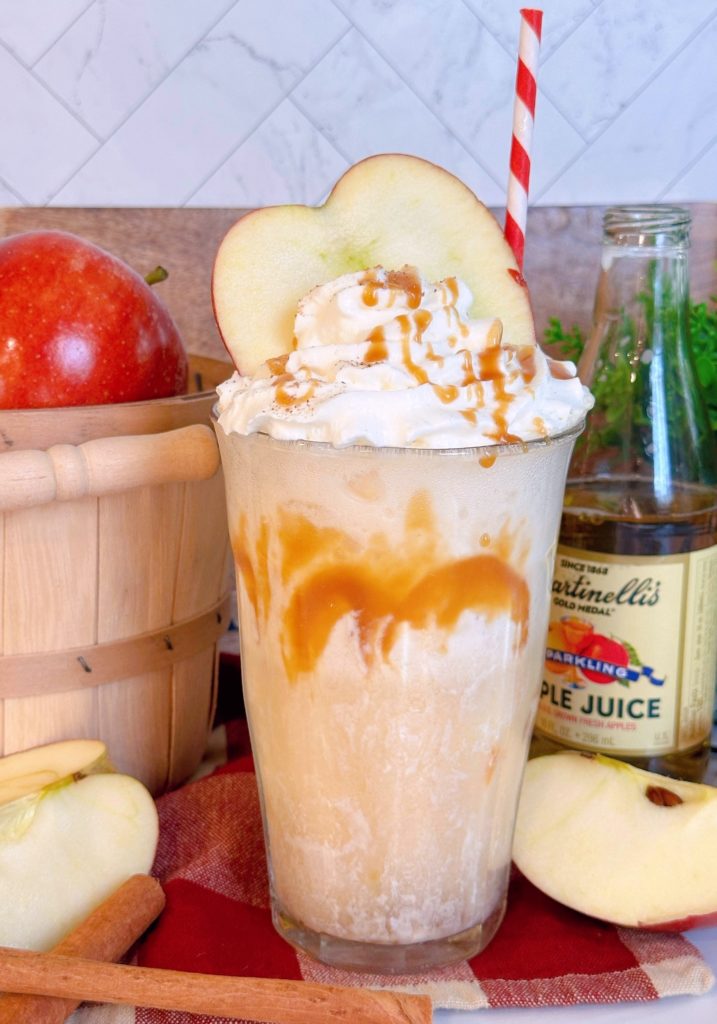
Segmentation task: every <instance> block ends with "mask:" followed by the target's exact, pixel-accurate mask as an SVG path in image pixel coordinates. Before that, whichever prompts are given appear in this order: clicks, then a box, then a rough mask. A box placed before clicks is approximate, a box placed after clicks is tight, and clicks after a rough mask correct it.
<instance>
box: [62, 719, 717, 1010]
mask: <svg viewBox="0 0 717 1024" xmlns="http://www.w3.org/2000/svg"><path fill="white" fill-rule="evenodd" d="M222 734H223V735H224V731H222ZM226 736H227V739H228V748H225V750H226V751H227V753H228V756H229V761H228V763H226V764H222V765H220V766H219V767H218V768H217V769H216V770H215V771H214V772H213V773H212V774H211V775H209V776H206V777H204V778H202V779H200V780H199V781H196V782H193V783H190V784H189V785H187V786H185V787H184V788H183V789H180V790H178V791H176V792H174V793H170V794H168V795H167V796H164V797H162V798H161V799H160V801H159V813H160V823H161V830H160V843H159V851H158V855H157V861H156V865H155V873H156V874H157V875H158V877H159V878H160V879H161V881H162V882H163V884H164V888H165V892H166V895H167V906H166V909H165V911H164V913H163V914H162V916H161V918H160V920H159V922H158V924H157V925H156V926H155V927H154V929H153V930H151V931H150V933H149V935H148V936H147V937H146V938H145V939H144V941H143V942H142V944H141V945H140V946H139V948H138V950H137V955H136V962H138V963H139V964H141V965H143V966H146V967H164V968H172V969H175V970H182V971H200V972H204V973H215V974H229V975H244V976H248V977H257V978H298V979H301V978H303V979H305V980H307V981H315V982H326V983H329V984H337V985H364V986H369V987H372V988H378V987H389V988H398V987H400V988H409V989H410V990H411V991H415V992H422V993H428V994H429V995H430V996H431V997H432V999H433V1003H434V1006H436V1007H448V1008H453V1009H479V1008H482V1007H506V1006H509V1007H531V1006H532V1007H535V1006H570V1005H573V1004H575V1003H616V1002H623V1001H629V1000H652V999H659V998H661V997H663V996H670V995H699V994H701V993H704V992H706V991H708V990H709V989H710V988H711V987H712V985H713V983H714V976H713V974H712V972H711V970H710V969H709V967H708V966H707V964H706V963H705V962H704V960H703V959H702V957H701V956H700V954H699V952H698V951H697V950H696V949H695V947H694V946H692V945H691V943H690V942H688V941H687V940H686V939H685V938H684V937H683V936H681V935H673V934H660V933H652V932H641V931H636V930H632V929H627V928H616V927H613V926H612V925H607V924H603V923H601V922H599V921H594V920H592V919H591V918H588V917H584V916H583V915H581V914H578V913H575V912H573V911H571V910H568V909H567V908H565V907H562V906H560V905H559V904H557V903H555V902H554V901H553V900H551V899H549V898H548V897H546V896H544V895H542V894H541V893H539V892H538V891H537V890H536V889H535V888H534V887H533V886H532V885H530V883H529V882H527V881H526V880H525V879H524V878H521V877H515V878H514V879H513V881H512V883H511V889H510V897H509V903H508V912H507V914H506V917H505V920H504V922H503V924H502V925H501V928H500V930H499V932H498V934H497V936H496V937H495V938H494V939H493V941H492V942H491V944H490V945H489V946H488V948H487V949H486V950H485V951H484V952H483V953H481V954H480V956H477V957H474V958H473V959H472V960H469V961H464V962H463V963H461V964H458V965H457V966H454V967H450V968H446V969H444V970H438V971H431V972H428V973H426V974H425V975H421V976H415V975H413V976H410V977H394V978H385V977H378V976H374V975H359V974H354V973H350V972H346V971H342V970H338V969H335V968H329V967H324V966H322V965H321V964H318V963H316V962H315V961H314V960H312V959H311V958H309V957H308V956H305V955H303V954H297V953H296V952H295V951H294V950H293V949H292V948H291V947H290V946H288V945H287V944H286V943H285V942H284V941H283V940H282V939H280V938H279V936H278V935H277V934H276V933H275V931H274V929H273V927H272V924H271V914H270V911H269V900H268V890H267V877H266V867H265V860H264V845H263V839H262V831H261V820H260V815H259V803H258V799H257V791H256V781H255V776H254V774H253V771H252V767H253V766H252V763H251V754H250V753H249V747H248V740H247V738H246V731H245V727H244V726H243V723H230V725H229V726H228V727H227V729H226ZM219 1020H220V1018H216V1017H211V1018H210V1017H197V1016H192V1015H191V1014H183V1013H168V1012H165V1011H159V1010H148V1009H137V1010H132V1009H124V1008H110V1007H92V1008H90V1007H87V1008H83V1009H81V1010H79V1011H77V1013H76V1014H75V1015H74V1016H73V1017H72V1021H73V1024H216V1022H218V1021H219ZM222 1020H225V1018H222Z"/></svg>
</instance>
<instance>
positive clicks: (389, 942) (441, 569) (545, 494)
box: [217, 267, 590, 973]
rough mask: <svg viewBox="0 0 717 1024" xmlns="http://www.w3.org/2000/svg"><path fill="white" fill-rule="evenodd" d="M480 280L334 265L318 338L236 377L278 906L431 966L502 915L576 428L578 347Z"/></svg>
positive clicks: (239, 505) (321, 300)
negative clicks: (511, 307)
mask: <svg viewBox="0 0 717 1024" xmlns="http://www.w3.org/2000/svg"><path fill="white" fill-rule="evenodd" d="M471 301H472V298H471V295H470V293H469V291H468V289H467V288H466V286H465V285H464V284H462V282H461V281H460V280H459V279H456V278H449V279H447V280H445V281H443V282H440V283H438V284H435V285H433V284H430V283H428V282H427V281H425V280H423V279H422V278H421V277H420V274H419V273H418V271H416V270H415V269H413V268H411V267H405V268H404V267H402V268H400V269H399V270H384V269H382V268H373V269H370V270H368V271H359V272H356V273H352V274H347V275H344V276H342V277H340V278H339V279H338V280H332V281H329V282H328V283H325V284H323V285H321V286H319V287H318V288H316V289H315V290H313V291H312V292H311V293H310V294H309V295H308V296H307V297H306V298H305V299H304V300H303V301H302V302H301V303H300V304H299V308H298V312H297V316H296V320H295V322H294V335H293V336H294V350H293V351H292V352H291V353H290V354H285V355H282V356H280V357H278V358H270V359H269V360H268V361H267V362H266V363H264V364H263V365H262V366H261V367H260V368H259V370H258V371H256V373H254V374H253V375H252V376H240V375H239V374H235V375H234V377H233V378H232V379H231V380H230V381H228V382H227V383H226V384H224V385H222V386H221V387H220V399H219V405H218V422H217V434H218V438H219V443H220V448H221V454H222V463H223V467H224V473H225V479H226V488H227V503H228V510H229V525H230V532H231V538H232V546H233V551H234V556H235V562H236V572H237V588H238V597H239V609H240V629H241V653H242V671H243V685H244V693H245V701H246V710H247V716H248V720H249V726H250V731H251V739H252V746H253V750H254V754H255V760H256V766H257V774H258V781H259V788H260V795H261V803H262V811H263V820H264V829H265V838H266V846H267V855H268V862H269V874H270V885H271V899H272V908H273V915H274V923H275V926H276V928H277V929H278V931H279V932H280V934H282V935H283V936H284V937H285V938H287V939H288V941H290V942H292V943H293V944H294V945H296V946H298V947H300V948H302V949H304V950H307V951H308V952H310V953H312V954H313V955H315V956H316V957H318V958H319V959H321V960H322V961H324V962H326V963H330V964H335V965H339V966H343V967H348V968H354V969H361V970H367V971H375V972H382V973H406V972H412V971H418V970H423V969H425V968H428V967H432V966H440V965H445V964H447V963H450V962H453V961H456V960H460V959H463V958H464V957H467V956H471V955H473V954H475V953H476V952H478V951H480V950H481V949H482V948H483V947H484V946H485V945H486V944H487V942H489V941H490V939H491V937H492V936H493V934H494V933H495V931H496V929H497V928H498V925H499V923H500V920H501V918H502V915H503V912H504V908H505V899H506V890H507V884H508V873H509V867H510V859H511V842H512V833H513V824H514V816H515V810H516V804H517V798H518V792H519V787H520V782H521V777H522V772H523V768H524V764H525V760H526V756H527V748H528V742H529V738H530V733H531V728H532V723H533V717H534V713H535V708H536V703H537V698H538V687H539V681H540V673H541V666H542V661H543V654H544V644H545V635H546V630H547V616H548V595H549V588H550V581H551V577H552V569H553V557H554V547H555V542H556V536H557V530H558V524H559V520H560V511H561V503H562V495H563V488H564V482H565V474H566V469H567V464H568V460H569V457H570V453H571V449H572V444H573V441H574V438H575V436H576V434H577V433H578V432H579V430H580V428H581V426H582V422H583V418H584V415H585V412H586V410H587V408H588V407H589V404H590V399H589V396H588V395H587V393H586V392H585V389H584V388H583V387H582V385H581V384H580V382H579V381H578V380H577V378H576V377H575V371H574V367H572V366H571V365H570V364H563V363H559V364H556V363H553V361H551V360H550V359H548V358H547V357H546V356H545V355H544V354H543V353H542V352H541V351H540V349H539V348H537V347H535V346H518V347H516V346H515V345H512V344H509V343H507V342H504V340H503V338H502V325H501V322H500V320H498V319H493V318H488V319H486V320H473V319H471V318H470V317H469V315H468V310H469V309H470V306H471Z"/></svg>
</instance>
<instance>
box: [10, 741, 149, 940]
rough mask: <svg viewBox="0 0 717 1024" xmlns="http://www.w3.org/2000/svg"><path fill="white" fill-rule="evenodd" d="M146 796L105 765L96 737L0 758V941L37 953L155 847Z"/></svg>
mask: <svg viewBox="0 0 717 1024" xmlns="http://www.w3.org/2000/svg"><path fill="white" fill-rule="evenodd" d="M157 837H158V821H157V811H156V808H155V805H154V801H153V800H152V797H151V796H150V794H149V793H148V792H147V790H146V789H145V788H144V786H143V785H142V784H141V783H140V782H138V781H137V780H136V779H133V778H130V777H129V776H127V775H120V774H117V773H114V772H111V771H110V770H109V767H108V760H107V752H106V749H105V745H104V743H101V742H99V741H97V740H68V741H66V742H63V743H52V744H49V745H48V746H45V747H34V748H32V749H31V750H25V751H22V752H21V753H17V754H10V755H8V756H7V757H4V758H2V759H0V906H2V908H3V912H2V914H1V915H0V945H2V946H19V947H22V948H26V949H35V950H47V949H50V948H51V947H52V946H53V945H55V944H56V943H57V942H59V940H60V939H61V938H62V937H63V936H64V935H66V934H67V932H69V931H70V930H71V929H72V928H73V927H74V926H75V925H76V924H78V923H79V922H80V921H81V920H83V919H84V918H85V917H86V916H87V915H88V914H89V913H90V911H91V910H93V909H94V908H95V907H96V906H98V904H100V903H101V902H102V901H103V900H104V899H105V898H106V897H107V896H109V895H110V893H112V892H113V891H114V890H115V889H117V888H118V887H119V886H120V885H121V884H122V883H123V882H125V881H126V880H127V879H128V878H129V877H130V876H131V875H134V874H139V873H145V872H147V871H149V869H150V868H151V866H152V862H153V860H154V855H155V851H156V848H157Z"/></svg>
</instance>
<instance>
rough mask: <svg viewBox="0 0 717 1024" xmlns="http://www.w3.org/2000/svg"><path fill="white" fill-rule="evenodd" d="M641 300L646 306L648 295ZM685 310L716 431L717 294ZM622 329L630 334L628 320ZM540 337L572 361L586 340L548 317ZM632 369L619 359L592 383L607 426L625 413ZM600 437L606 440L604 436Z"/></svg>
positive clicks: (575, 329) (576, 329)
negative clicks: (602, 377) (603, 411)
mask: <svg viewBox="0 0 717 1024" xmlns="http://www.w3.org/2000/svg"><path fill="white" fill-rule="evenodd" d="M642 299H643V302H645V304H646V305H647V304H648V302H649V299H648V296H647V295H645V296H643V297H642ZM665 313H666V314H667V315H668V316H669V313H670V311H669V310H666V311H665ZM688 313H689V328H690V341H691V345H692V353H693V357H694V361H695V368H696V370H697V376H698V379H699V382H700V386H701V387H702V391H703V394H704V396H705V399H706V401H707V408H708V411H709V416H710V425H711V427H712V429H713V430H714V431H715V432H717V295H713V296H711V297H710V299H709V301H708V302H690V304H689V307H688ZM646 314H647V316H648V318H649V317H650V316H651V315H652V310H650V309H646ZM663 315H664V314H663ZM663 326H664V327H667V326H668V325H663ZM669 326H673V325H669ZM673 329H674V328H673ZM625 331H626V336H627V337H629V336H630V334H631V333H632V331H631V325H630V323H629V322H626V323H625ZM543 340H544V342H545V344H546V345H550V346H552V347H553V349H554V350H555V352H556V353H557V354H558V355H559V356H560V358H562V359H570V360H571V361H572V362H574V363H576V362H578V361H579V359H580V356H581V355H582V353H583V350H584V348H585V343H586V341H587V339H586V336H585V334H584V333H583V331H582V330H581V328H580V327H579V326H578V325H577V324H573V325H572V327H571V328H570V329H566V328H565V327H564V326H563V324H562V322H561V321H560V319H559V318H558V317H551V318H550V320H549V321H548V326H547V327H546V328H545V333H544V335H543ZM629 347H630V346H629V344H628V345H627V346H626V351H629ZM635 370H636V367H635V366H634V365H632V364H631V362H630V360H628V359H625V358H623V359H620V360H619V361H617V362H616V364H615V365H614V366H612V367H611V368H610V373H609V374H605V376H604V379H601V378H600V375H598V378H597V379H596V380H595V381H594V383H593V385H592V391H593V394H594V395H595V404H596V406H597V407H603V408H605V410H606V417H605V418H606V428H608V429H609V426H610V424H618V423H620V420H621V418H622V417H623V416H624V415H625V403H626V401H627V400H628V397H629V395H630V394H631V392H632V391H633V387H634V383H635ZM638 372H639V371H638ZM603 440H608V439H607V438H604V437H603Z"/></svg>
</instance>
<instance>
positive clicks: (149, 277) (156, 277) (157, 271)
mask: <svg viewBox="0 0 717 1024" xmlns="http://www.w3.org/2000/svg"><path fill="white" fill-rule="evenodd" d="M168 277H169V271H168V270H165V269H164V267H155V268H154V270H150V272H149V273H148V274H145V276H144V279H145V281H146V282H147V284H149V285H153V284H159V283H160V281H166V280H167V278H168Z"/></svg>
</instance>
